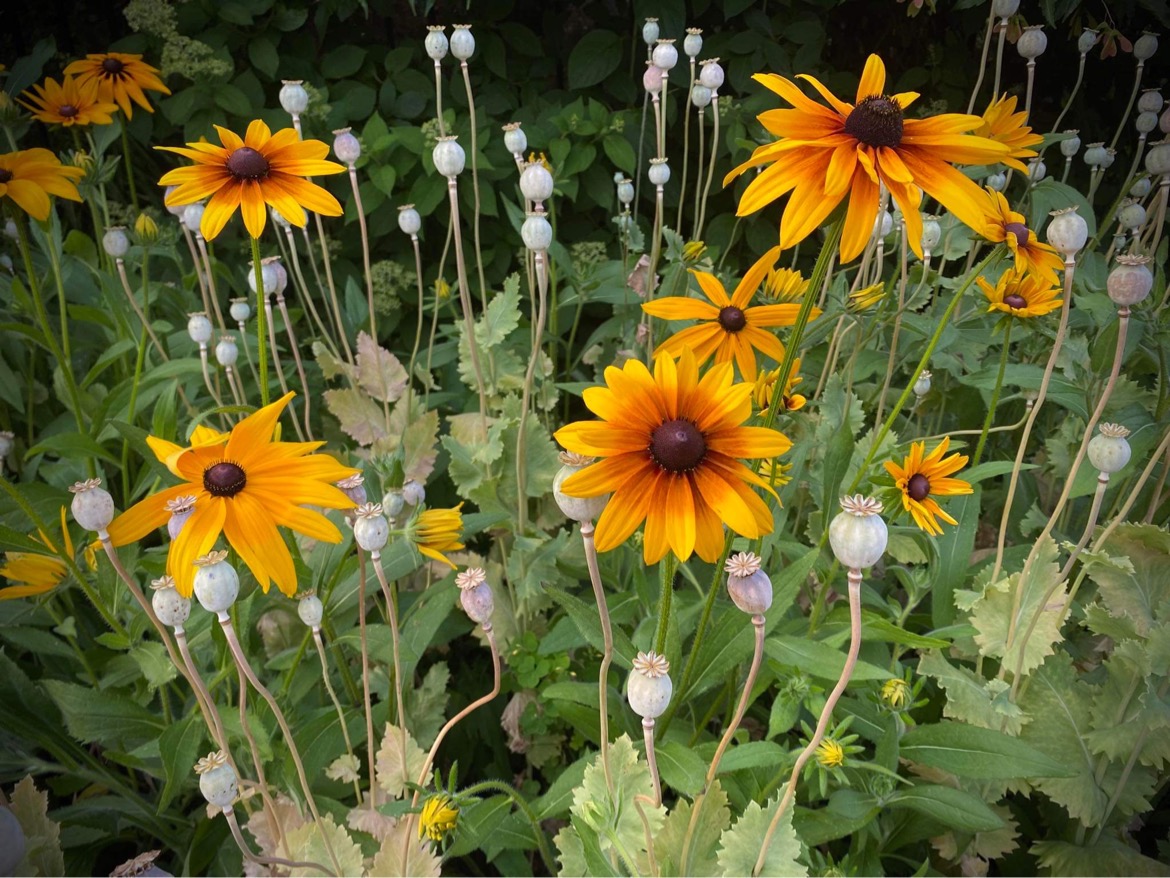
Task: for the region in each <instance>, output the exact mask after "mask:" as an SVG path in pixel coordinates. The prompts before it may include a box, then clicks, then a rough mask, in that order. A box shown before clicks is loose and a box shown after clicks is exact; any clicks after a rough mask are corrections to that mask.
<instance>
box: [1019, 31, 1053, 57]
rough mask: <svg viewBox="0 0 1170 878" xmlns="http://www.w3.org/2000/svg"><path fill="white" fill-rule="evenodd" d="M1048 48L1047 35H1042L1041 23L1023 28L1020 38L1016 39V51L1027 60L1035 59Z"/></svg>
mask: <svg viewBox="0 0 1170 878" xmlns="http://www.w3.org/2000/svg"><path fill="white" fill-rule="evenodd" d="M1047 48H1048V37H1046V36H1045V35H1044V30H1043V28H1042V26H1041V25H1038V24H1034V25H1032V26H1031V27H1026V28H1024V32H1023V33H1022V34H1020V38H1019V39H1018V40H1016V51H1018V52H1019V53H1020V56H1021V57H1023V58H1026V59H1027V60H1029V61H1035V60H1036V59H1037V58H1039V57H1040V56H1041V55H1043V54H1044V50H1045V49H1047Z"/></svg>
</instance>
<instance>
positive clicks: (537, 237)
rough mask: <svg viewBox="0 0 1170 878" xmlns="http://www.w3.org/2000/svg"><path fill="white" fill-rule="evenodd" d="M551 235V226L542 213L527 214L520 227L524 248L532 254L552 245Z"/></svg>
mask: <svg viewBox="0 0 1170 878" xmlns="http://www.w3.org/2000/svg"><path fill="white" fill-rule="evenodd" d="M552 234H553V233H552V225H550V224H549V221H548V219H547V218H546V217H545V215H544V212H543V211H537V212H536V213H530V214H528V217H527V218H526V219H525V220H524V224H523V225H521V226H520V237H521V238H522V239H523V241H524V246H525V247H527V248H528V249H529V250H532V251H533V252H540V251H543V250H547V249H548V248H549V245H550V244H552Z"/></svg>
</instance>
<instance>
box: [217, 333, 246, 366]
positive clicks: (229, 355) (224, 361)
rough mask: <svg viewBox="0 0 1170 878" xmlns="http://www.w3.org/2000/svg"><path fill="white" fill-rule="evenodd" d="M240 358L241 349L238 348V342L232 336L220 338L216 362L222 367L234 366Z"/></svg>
mask: <svg viewBox="0 0 1170 878" xmlns="http://www.w3.org/2000/svg"><path fill="white" fill-rule="evenodd" d="M239 358H240V349H239V348H238V347H236V340H235V339H234V338H232V337H231V336H230V335H225V336H222V337H220V340H219V341H218V342H216V345H215V361H216V362H217V363H219V364H220V365H221V366H234V365H235V364H236V360H238V359H239Z"/></svg>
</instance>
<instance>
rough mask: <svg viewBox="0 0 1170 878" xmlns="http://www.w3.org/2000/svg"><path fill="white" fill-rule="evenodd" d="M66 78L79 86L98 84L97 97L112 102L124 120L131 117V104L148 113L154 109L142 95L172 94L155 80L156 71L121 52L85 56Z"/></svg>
mask: <svg viewBox="0 0 1170 878" xmlns="http://www.w3.org/2000/svg"><path fill="white" fill-rule="evenodd" d="M65 75H66V76H69V75H74V76H76V77H77V81H78V82H79V83H85V82H89V81H91V80H93V81H95V82H97V84H98V95H99V96H100V97H101V99H102V100H103V101H114V102H115V103H117V105H118V106H119V107H121V108H122V112H123V113H125V114H126V118H127V119H131V118H133V116H134V107H133V105H132V104H131V103H130V102H131V101H133V102H134V103H135V104H138V106H140V107H142V109H144V110H146V112H148V113H153V112H154V107H152V106H151V105H150V101H148V100H147V99H146V95H145V94H144V93H143V92H146V91H157V92H161V93H162V94H165V95H169V94H170V93H171V90H170V89H169V88H167V87H166V86H165V85H163V81H162V80H161V79H159V78H158V68H156V67H151V66H150V65H149V64H147V63H146V62H145V61H143V60H142V56H141V55H127V54H124V53H122V52H106V53H104V54H96V55H86V56H85V58H84V60H81V61H74V62H73V63H72V64H70V65H69V66H68V67H66V68H65Z"/></svg>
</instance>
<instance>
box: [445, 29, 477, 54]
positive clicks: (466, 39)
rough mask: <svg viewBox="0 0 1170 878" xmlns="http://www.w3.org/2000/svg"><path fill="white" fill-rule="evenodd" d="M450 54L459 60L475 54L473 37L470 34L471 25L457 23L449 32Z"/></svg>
mask: <svg viewBox="0 0 1170 878" xmlns="http://www.w3.org/2000/svg"><path fill="white" fill-rule="evenodd" d="M450 46H451V54H452V55H454V56H455V57H456V58H458V59H459V60H460V61H466V60H467V59H468V58H470V57H471V56H472V55H474V54H475V37H473V36H472V35H471V25H469V24H457V25H455V30H454V31H453V32H452V34H451V43H450Z"/></svg>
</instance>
